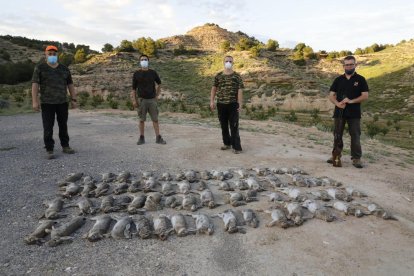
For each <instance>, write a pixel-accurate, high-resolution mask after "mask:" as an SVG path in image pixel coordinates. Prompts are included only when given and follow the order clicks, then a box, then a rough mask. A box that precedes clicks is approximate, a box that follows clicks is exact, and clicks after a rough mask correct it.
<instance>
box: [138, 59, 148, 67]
mask: <svg viewBox="0 0 414 276" xmlns="http://www.w3.org/2000/svg"><path fill="white" fill-rule="evenodd" d="M139 64H140V65H141V67H144V68H147V67H148V60H141V61H140V62H139Z"/></svg>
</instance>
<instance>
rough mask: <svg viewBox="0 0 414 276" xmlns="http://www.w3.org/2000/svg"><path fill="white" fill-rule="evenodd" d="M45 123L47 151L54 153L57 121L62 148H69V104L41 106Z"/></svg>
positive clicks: (44, 138)
mask: <svg viewBox="0 0 414 276" xmlns="http://www.w3.org/2000/svg"><path fill="white" fill-rule="evenodd" d="M41 108H42V121H43V141H44V143H45V148H46V150H47V151H52V150H53V148H54V146H55V141H54V140H53V126H54V124H55V114H56V120H57V123H58V126H59V139H60V144H61V146H62V147H69V134H68V124H67V123H68V114H69V112H68V103H62V104H41Z"/></svg>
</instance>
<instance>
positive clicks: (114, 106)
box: [109, 99, 119, 109]
mask: <svg viewBox="0 0 414 276" xmlns="http://www.w3.org/2000/svg"><path fill="white" fill-rule="evenodd" d="M118 105H119V103H118V101H117V100H113V99H112V100H110V101H109V106H110V107H111V108H112V109H118Z"/></svg>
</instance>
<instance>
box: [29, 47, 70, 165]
mask: <svg viewBox="0 0 414 276" xmlns="http://www.w3.org/2000/svg"><path fill="white" fill-rule="evenodd" d="M45 57H46V62H42V63H39V64H37V65H36V67H35V69H34V72H33V77H32V103H33V109H34V110H35V111H40V109H41V110H42V122H43V140H44V143H45V148H46V151H47V155H46V158H47V159H53V158H55V156H54V154H53V148H54V145H55V141H54V140H53V125H54V123H55V115H56V120H57V123H58V126H59V139H60V144H61V146H62V149H63V153H68V154H72V153H75V151H74V150H73V149H72V148H71V147H70V146H69V134H68V126H67V122H68V115H69V112H68V107H69V104H68V100H67V93H68V90H69V93H70V96H71V101H72V107H73V108H76V92H75V88H74V86H73V81H72V75H71V73H70V71H69V68H67V67H66V66H65V65H63V64H60V63H58V48H57V47H56V46H54V45H49V46H47V47H46V49H45ZM39 92H40V106H39V98H38V94H39Z"/></svg>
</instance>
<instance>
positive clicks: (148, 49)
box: [132, 37, 160, 57]
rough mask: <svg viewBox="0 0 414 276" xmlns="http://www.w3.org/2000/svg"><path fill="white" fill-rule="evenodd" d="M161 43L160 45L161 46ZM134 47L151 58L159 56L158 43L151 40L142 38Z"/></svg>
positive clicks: (134, 43)
mask: <svg viewBox="0 0 414 276" xmlns="http://www.w3.org/2000/svg"><path fill="white" fill-rule="evenodd" d="M159 44H160V43H158V45H159ZM132 46H133V47H134V49H135V50H138V51H139V52H140V53H142V54H145V55H147V56H149V57H153V56H155V55H156V54H157V43H156V42H155V41H154V40H153V39H152V38H151V37H148V38H145V37H141V38H138V39H137V40H135V41H133V42H132Z"/></svg>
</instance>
